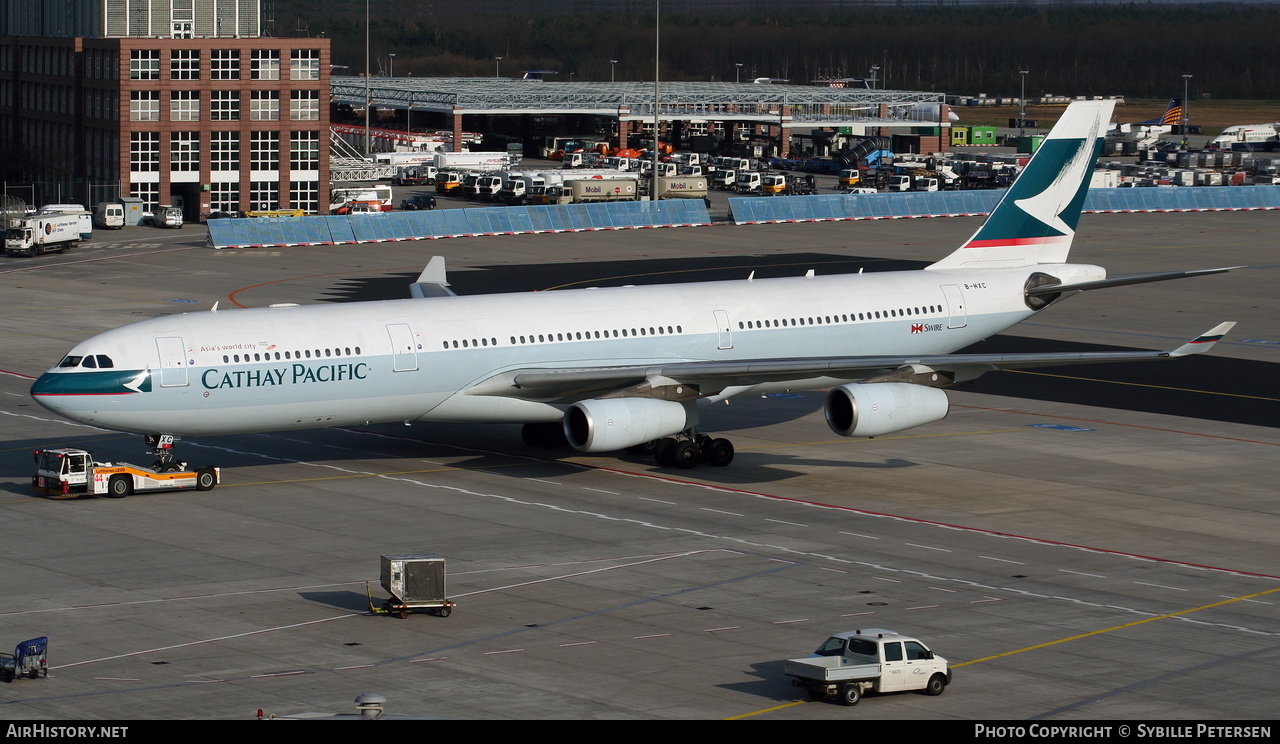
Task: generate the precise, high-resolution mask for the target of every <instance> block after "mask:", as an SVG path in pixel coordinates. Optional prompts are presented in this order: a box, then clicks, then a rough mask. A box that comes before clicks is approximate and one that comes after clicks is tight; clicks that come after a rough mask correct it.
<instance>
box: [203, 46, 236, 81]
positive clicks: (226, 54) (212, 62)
mask: <svg viewBox="0 0 1280 744" xmlns="http://www.w3.org/2000/svg"><path fill="white" fill-rule="evenodd" d="M209 77H210V79H213V80H239V79H240V50H239V49H214V50H213V51H211V52H210V53H209Z"/></svg>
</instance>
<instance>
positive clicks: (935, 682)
mask: <svg viewBox="0 0 1280 744" xmlns="http://www.w3.org/2000/svg"><path fill="white" fill-rule="evenodd" d="M945 689H947V678H946V677H944V676H942V675H941V674H935V675H933V676H932V677H930V678H929V684H927V685H925V688H924V692H925V694H926V695H941V694H942V691H943V690H945Z"/></svg>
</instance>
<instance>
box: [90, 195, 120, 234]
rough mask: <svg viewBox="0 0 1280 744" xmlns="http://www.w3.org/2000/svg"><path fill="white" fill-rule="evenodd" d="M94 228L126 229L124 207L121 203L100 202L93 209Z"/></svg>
mask: <svg viewBox="0 0 1280 744" xmlns="http://www.w3.org/2000/svg"><path fill="white" fill-rule="evenodd" d="M93 226H94V227H102V228H110V229H112V230H119V229H120V228H122V227H124V205H123V204H121V203H120V202H98V203H97V204H95V205H94V207H93Z"/></svg>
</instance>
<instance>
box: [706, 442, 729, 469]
mask: <svg viewBox="0 0 1280 744" xmlns="http://www.w3.org/2000/svg"><path fill="white" fill-rule="evenodd" d="M706 454H707V462H708V463H709V464H710V465H711V466H712V467H715V468H722V467H724V466H726V465H728V464H729V463H731V462H733V442H730V441H729V440H728V439H713V440H711V445H710V446H709V447H707V449H706Z"/></svg>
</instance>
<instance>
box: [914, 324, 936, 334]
mask: <svg viewBox="0 0 1280 744" xmlns="http://www.w3.org/2000/svg"><path fill="white" fill-rule="evenodd" d="M941 330H942V324H941V323H912V324H911V332H912V333H928V332H930V331H941Z"/></svg>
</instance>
